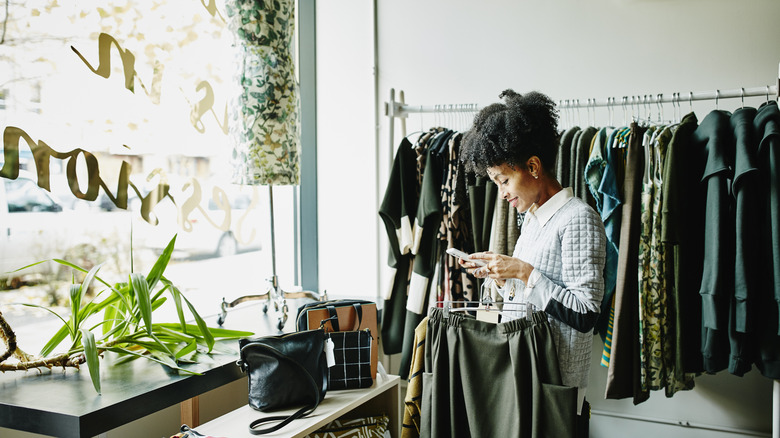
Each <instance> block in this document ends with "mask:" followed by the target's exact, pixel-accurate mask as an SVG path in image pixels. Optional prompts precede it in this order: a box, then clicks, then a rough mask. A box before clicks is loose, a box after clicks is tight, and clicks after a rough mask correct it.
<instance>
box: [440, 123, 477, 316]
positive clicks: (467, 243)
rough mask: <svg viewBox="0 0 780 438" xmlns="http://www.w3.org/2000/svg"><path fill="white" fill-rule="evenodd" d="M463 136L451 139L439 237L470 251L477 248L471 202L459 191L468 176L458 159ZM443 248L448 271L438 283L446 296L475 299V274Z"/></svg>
mask: <svg viewBox="0 0 780 438" xmlns="http://www.w3.org/2000/svg"><path fill="white" fill-rule="evenodd" d="M461 138H462V134H460V133H456V134H454V135H453V136H452V137H450V139H449V141H448V142H447V153H448V155H447V161H446V167H445V171H444V176H443V179H442V188H441V204H442V221H441V226H440V228H439V240H440V241H441V245H440V248H458V249H460V250H462V251H465V252H467V253H470V252H473V246H472V245H473V239H472V237H471V223H470V219H471V215H470V214H469V212H468V203H465V204H464V203H463V201H466V199H464V198H465V197H464V196H458V193H462V192H465V187H464V186H465V178H461V175H462V173H463V172H464V169H463V164H462V163H461V162H460V160H459V159H458V153H459V151H460V141H461ZM440 252H441V256H442V260H441V264H442V271H443V272H444V275H443V278H442V281H440V282H439V283H438V284H439V285H440V286H441V288H442V289H446V290H447V291H448V292H449V293H448V295H447V298H444V297H442V298H444V299H446V300H450V301H462V300H471V299H473V297H474V291H475V290H476V281H475V278H474V277H473V276H471V275H469V274H468V273H467V272H466V270H465V269H461V267H460V264H459V263H458V260H457V259H456V258H455V257H453V256H451V255H449V254H447V253H445V252H444V251H440ZM444 299H439V300H438V301H444Z"/></svg>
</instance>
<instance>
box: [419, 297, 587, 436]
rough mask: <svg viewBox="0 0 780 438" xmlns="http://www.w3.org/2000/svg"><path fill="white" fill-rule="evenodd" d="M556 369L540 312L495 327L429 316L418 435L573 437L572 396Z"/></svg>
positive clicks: (435, 313) (459, 317) (452, 315)
mask: <svg viewBox="0 0 780 438" xmlns="http://www.w3.org/2000/svg"><path fill="white" fill-rule="evenodd" d="M557 363H558V361H557V358H556V351H555V345H554V340H553V332H552V330H551V328H550V324H549V323H548V321H547V317H546V316H545V315H544V314H543V313H541V312H537V313H535V314H534V315H533V320H532V321H528V320H527V319H525V318H521V319H516V320H513V321H509V322H505V323H500V324H492V323H488V322H484V321H477V320H476V319H473V317H470V316H469V315H466V314H461V313H456V312H449V315H448V316H447V317H446V318H445V317H444V312H443V311H442V309H432V310H431V315H430V318H429V319H428V329H427V333H426V336H425V368H424V370H425V372H424V374H423V392H422V416H421V423H420V424H421V427H420V436H421V437H446V438H450V437H453V438H458V437H521V438H526V437H533V438H542V437H564V436H572V432H573V431H574V430H575V421H576V418H577V411H576V398H577V390H576V388H571V387H566V386H562V379H561V374H560V372H559V370H558V367H557ZM487 401H489V402H487Z"/></svg>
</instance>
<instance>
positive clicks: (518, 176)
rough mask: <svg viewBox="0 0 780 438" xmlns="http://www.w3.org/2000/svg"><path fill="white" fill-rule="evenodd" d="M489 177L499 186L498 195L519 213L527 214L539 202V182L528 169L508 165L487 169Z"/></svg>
mask: <svg viewBox="0 0 780 438" xmlns="http://www.w3.org/2000/svg"><path fill="white" fill-rule="evenodd" d="M487 174H488V177H490V179H491V180H493V182H494V183H496V185H497V186H498V194H499V196H501V198H502V199H506V200H507V201H508V202H509V204H510V205H511V206H512V207H514V208H516V209H517V211H518V212H521V213H522V212H525V211H527V210H528V209H529V208H531V205H533V204H534V203H535V202H538V201H539V185H538V180H537V179H536V178H534V177H533V175H531V172H530V171H529V170H528V169H519V168H513V167H511V166H509V165H508V164H501V165H498V166H493V167H488V168H487Z"/></svg>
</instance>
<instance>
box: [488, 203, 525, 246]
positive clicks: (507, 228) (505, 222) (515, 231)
mask: <svg viewBox="0 0 780 438" xmlns="http://www.w3.org/2000/svg"><path fill="white" fill-rule="evenodd" d="M517 216H518V214H517V210H516V209H515V208H513V207H512V206H511V205H509V203H508V202H506V199H501V198H499V197H496V207H495V210H494V213H493V227H492V237H491V239H490V248H489V249H490V251H491V252H494V253H496V254H503V255H511V254H512V252H513V251H514V244H515V242H517V237H518V236H519V235H520V227H518V226H517Z"/></svg>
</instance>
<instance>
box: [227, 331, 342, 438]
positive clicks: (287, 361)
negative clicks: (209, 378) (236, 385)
mask: <svg viewBox="0 0 780 438" xmlns="http://www.w3.org/2000/svg"><path fill="white" fill-rule="evenodd" d="M239 347H240V349H241V358H240V360H239V361H238V365H239V366H240V367H241V370H242V371H244V372H246V373H247V375H248V380H249V406H251V407H252V408H254V409H257V410H259V411H262V412H267V411H273V410H277V409H283V408H289V407H295V406H302V407H301V408H300V409H299V410H298V411H296V412H295V413H293V414H292V415H289V416H284V415H279V416H271V417H265V418H260V419H258V420H255V421H253V422H252V423H251V424H250V425H249V432H250V433H252V434H253V435H261V434H265V433H270V432H274V431H277V430H279V429H281V428H282V427H284V426H286V425H287V424H289V423H290V422H291V421H293V420H295V419H297V418H300V417H303V416H305V415H308V414H309V413H311V412H312V411H314V409H315V408H316V407H317V406H318V405H319V404H320V402H321V401H322V400H323V399H324V398H325V393H326V392H327V390H328V368H327V362H326V358H325V350H324V347H325V332H324V331H323V330H321V329H319V330H306V331H299V332H294V333H288V334H284V335H278V336H266V337H261V338H255V339H246V338H245V339H240V340H239ZM270 421H278V422H279V423H277V424H275V425H274V426H272V427H269V428H267V429H258V428H257V426H259V425H260V424H262V423H266V422H270Z"/></svg>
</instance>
